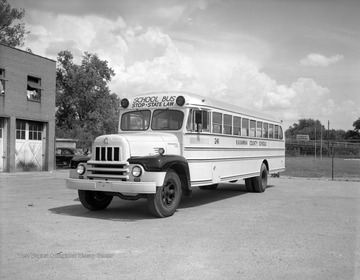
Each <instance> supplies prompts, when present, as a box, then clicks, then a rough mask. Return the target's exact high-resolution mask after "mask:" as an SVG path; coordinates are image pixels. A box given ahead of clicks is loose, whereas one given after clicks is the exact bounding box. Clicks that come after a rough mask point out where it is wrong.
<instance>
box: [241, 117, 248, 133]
mask: <svg viewBox="0 0 360 280" xmlns="http://www.w3.org/2000/svg"><path fill="white" fill-rule="evenodd" d="M241 135H243V136H249V119H242V127H241Z"/></svg>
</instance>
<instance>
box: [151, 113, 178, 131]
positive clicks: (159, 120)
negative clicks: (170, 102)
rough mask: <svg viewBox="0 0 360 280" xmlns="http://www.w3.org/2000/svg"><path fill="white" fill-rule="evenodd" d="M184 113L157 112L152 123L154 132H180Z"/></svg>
mask: <svg viewBox="0 0 360 280" xmlns="http://www.w3.org/2000/svg"><path fill="white" fill-rule="evenodd" d="M183 120H184V113H183V112H182V111H178V110H169V109H165V110H155V111H154V113H153V118H152V122H151V129H152V130H179V129H181V127H182V124H183Z"/></svg>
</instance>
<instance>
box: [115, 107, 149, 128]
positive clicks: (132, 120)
mask: <svg viewBox="0 0 360 280" xmlns="http://www.w3.org/2000/svg"><path fill="white" fill-rule="evenodd" d="M149 123H150V111H149V110H141V111H133V112H127V113H125V114H123V115H122V116H121V125H120V128H121V130H124V131H141V130H147V129H148V128H149Z"/></svg>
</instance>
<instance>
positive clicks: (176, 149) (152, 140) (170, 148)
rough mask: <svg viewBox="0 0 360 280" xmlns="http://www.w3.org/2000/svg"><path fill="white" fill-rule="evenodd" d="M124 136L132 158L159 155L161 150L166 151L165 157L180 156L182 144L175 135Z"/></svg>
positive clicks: (147, 134)
mask: <svg viewBox="0 0 360 280" xmlns="http://www.w3.org/2000/svg"><path fill="white" fill-rule="evenodd" d="M122 136H124V137H125V138H126V140H127V142H128V143H129V147H130V154H131V156H148V155H157V154H159V149H160V148H163V149H164V151H165V153H164V154H165V155H166V154H168V155H180V144H179V141H178V139H177V137H176V136H175V135H173V134H168V133H136V134H127V135H122Z"/></svg>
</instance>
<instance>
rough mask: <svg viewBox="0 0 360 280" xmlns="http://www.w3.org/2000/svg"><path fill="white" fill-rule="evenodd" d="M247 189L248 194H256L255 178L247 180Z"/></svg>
mask: <svg viewBox="0 0 360 280" xmlns="http://www.w3.org/2000/svg"><path fill="white" fill-rule="evenodd" d="M245 187H246V191H247V192H254V186H253V178H247V179H245Z"/></svg>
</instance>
